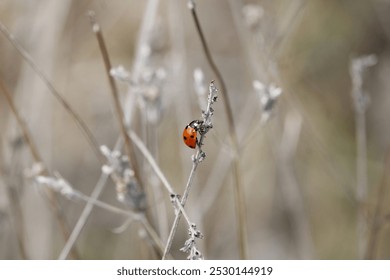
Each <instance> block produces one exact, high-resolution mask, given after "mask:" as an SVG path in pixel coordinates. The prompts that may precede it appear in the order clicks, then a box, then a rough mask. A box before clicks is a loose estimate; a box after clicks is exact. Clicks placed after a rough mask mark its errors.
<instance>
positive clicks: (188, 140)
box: [183, 120, 202, 149]
mask: <svg viewBox="0 0 390 280" xmlns="http://www.w3.org/2000/svg"><path fill="white" fill-rule="evenodd" d="M201 123H202V121H198V120H195V121H192V122H190V123H189V124H188V125H186V127H185V128H184V131H183V141H184V144H186V145H187V146H188V147H190V148H191V149H195V147H196V143H197V142H198V139H197V137H196V135H197V131H198V129H199V126H200V124H201Z"/></svg>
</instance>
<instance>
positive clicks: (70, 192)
mask: <svg viewBox="0 0 390 280" xmlns="http://www.w3.org/2000/svg"><path fill="white" fill-rule="evenodd" d="M102 181H103V180H102ZM36 182H37V183H38V184H39V185H41V186H47V187H48V188H49V189H50V190H53V191H56V192H59V193H61V194H62V195H63V196H65V197H66V198H68V199H78V200H82V201H85V202H87V203H88V204H92V205H94V206H97V207H99V208H102V209H105V210H107V211H109V212H112V213H115V214H120V215H124V216H126V217H130V218H132V219H134V220H136V221H138V222H140V223H141V224H142V225H144V228H145V230H146V231H147V233H148V234H149V236H150V237H151V238H152V240H153V242H155V245H156V248H158V249H159V250H160V253H162V249H163V246H162V242H161V240H160V239H159V238H158V235H157V233H156V232H155V231H154V229H153V227H152V226H151V225H150V224H149V222H148V221H147V220H146V219H144V214H143V213H136V212H133V211H126V210H124V209H121V208H118V207H115V206H112V205H110V204H108V203H105V202H102V201H100V200H97V199H92V198H91V197H89V196H87V195H85V194H83V193H81V192H80V191H77V190H75V189H74V188H73V187H72V186H71V185H70V184H69V183H68V182H67V181H65V180H64V179H63V178H62V177H61V176H60V175H59V174H57V175H56V177H48V176H37V177H36Z"/></svg>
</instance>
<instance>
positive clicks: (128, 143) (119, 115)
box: [88, 11, 142, 185]
mask: <svg viewBox="0 0 390 280" xmlns="http://www.w3.org/2000/svg"><path fill="white" fill-rule="evenodd" d="M88 16H89V18H90V21H91V24H92V31H93V32H94V34H95V36H96V39H97V41H98V44H99V49H100V53H101V55H102V57H103V61H104V66H105V68H106V74H107V78H108V81H109V84H110V89H111V94H112V98H113V101H114V106H115V112H116V115H117V119H118V122H119V126H120V131H121V134H122V137H123V139H124V141H125V151H126V154H127V156H128V157H129V161H130V162H131V165H132V166H131V167H132V169H133V171H134V176H135V177H136V179H137V181H138V182H139V183H141V180H140V179H141V178H140V173H139V168H138V164H137V161H136V158H135V153H134V149H133V146H132V143H131V141H130V138H129V136H128V135H127V130H126V125H125V118H124V113H123V109H122V106H121V104H120V101H119V96H118V89H117V87H116V84H115V80H114V78H113V77H112V76H111V75H110V71H111V62H110V57H109V55H108V51H107V47H106V44H105V41H104V38H103V34H102V32H101V28H100V26H99V24H98V23H97V22H96V19H95V13H94V12H93V11H90V12H89V13H88ZM141 185H142V184H141Z"/></svg>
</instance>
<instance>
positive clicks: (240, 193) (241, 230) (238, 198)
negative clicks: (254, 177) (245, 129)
mask: <svg viewBox="0 0 390 280" xmlns="http://www.w3.org/2000/svg"><path fill="white" fill-rule="evenodd" d="M188 7H189V9H190V10H191V14H192V18H193V20H194V23H195V27H196V31H197V32H198V34H199V38H200V41H201V43H202V48H203V51H204V53H205V55H206V58H207V62H208V63H209V65H210V67H211V69H212V71H213V72H214V73H215V76H216V78H217V80H218V82H219V84H220V87H221V92H222V94H223V97H224V98H223V103H224V107H225V111H226V115H227V120H228V125H229V131H230V134H229V136H230V139H231V142H232V148H233V153H234V160H233V175H234V176H233V177H234V181H235V182H234V198H235V206H236V213H237V219H238V238H239V248H240V258H241V259H248V250H247V244H248V242H247V238H248V231H247V221H246V219H247V215H246V208H245V194H244V190H243V186H242V184H241V172H240V165H239V155H238V153H239V146H238V140H237V133H236V129H235V125H234V118H233V112H232V108H231V105H230V101H229V96H228V94H227V89H226V85H225V82H224V80H223V78H222V75H221V73H220V71H219V69H218V67H217V66H216V64H215V62H214V60H213V58H212V56H211V53H210V50H209V48H208V45H207V42H206V39H205V37H204V34H203V31H202V28H201V26H200V23H199V19H198V15H197V13H196V8H195V3H194V1H193V0H189V1H188Z"/></svg>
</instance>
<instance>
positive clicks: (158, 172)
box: [128, 130, 193, 226]
mask: <svg viewBox="0 0 390 280" xmlns="http://www.w3.org/2000/svg"><path fill="white" fill-rule="evenodd" d="M128 133H129V136H130V138H131V140H132V141H133V142H134V144H135V145H136V146H137V148H138V149H139V150H140V152H141V153H142V155H143V156H144V157H145V159H146V160H147V161H148V162H149V164H150V166H151V167H152V169H153V171H154V172H155V173H156V175H157V177H158V178H159V179H160V181H161V183H162V184H163V186H164V187H165V189H166V190H167V191H168V192H169V194H170V195H171V197H174V202H175V203H176V206H177V207H178V208H179V210H180V211H181V212H182V214H183V216H184V217H185V219H186V221H187V224H188V225H189V226H191V225H192V224H193V223H192V222H191V221H190V219H189V217H188V214H187V213H186V211H185V210H184V208H183V204H182V203H181V202H180V200H179V198H178V196H177V195H176V193H175V192H174V190H173V188H172V187H171V185H170V183H169V182H168V180H167V178H166V177H165V176H164V173H162V171H161V169H160V168H159V167H158V165H157V163H156V161H155V160H154V158H153V156H152V155H151V153H150V152H149V151H148V149H147V148H146V146H145V145H144V143H143V142H142V141H141V139H140V138H139V137H138V136H137V134H135V132H134V131H132V130H129V132H128Z"/></svg>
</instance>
